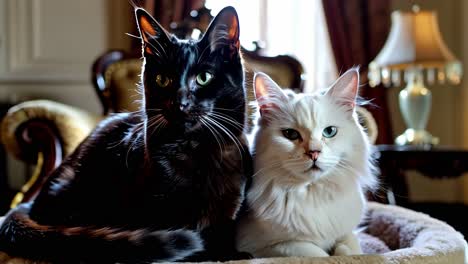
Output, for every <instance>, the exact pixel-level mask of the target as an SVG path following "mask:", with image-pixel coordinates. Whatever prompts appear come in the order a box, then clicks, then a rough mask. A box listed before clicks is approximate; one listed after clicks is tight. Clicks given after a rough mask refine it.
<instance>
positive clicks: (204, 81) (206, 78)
mask: <svg viewBox="0 0 468 264" xmlns="http://www.w3.org/2000/svg"><path fill="white" fill-rule="evenodd" d="M213 77H214V76H213V74H211V73H209V72H201V73H199V74H198V75H197V84H198V85H200V86H207V85H208V84H209V83H210V82H211V81H212V80H213Z"/></svg>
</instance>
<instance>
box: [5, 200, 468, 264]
mask: <svg viewBox="0 0 468 264" xmlns="http://www.w3.org/2000/svg"><path fill="white" fill-rule="evenodd" d="M0 222H1V221H0ZM363 226H364V229H363V231H362V232H361V233H360V234H359V238H360V242H361V246H362V248H363V251H364V253H365V254H364V255H358V256H340V257H337V256H336V257H327V258H299V257H294V258H268V259H252V260H240V261H228V262H226V263H229V264H260V263H262V264H263V263H265V264H266V263H287V264H308V263H314V264H342V263H347V264H358V263H359V264H361V263H372V264H380V263H392V264H393V263H411V264H417V263H421V264H433V263H447V264H457V263H460V264H462V263H465V261H466V259H465V257H466V256H465V254H466V250H467V248H468V247H467V243H466V241H465V240H464V238H463V236H462V235H461V234H460V233H459V232H457V231H455V230H454V229H453V228H452V227H450V226H449V225H447V224H446V223H443V222H441V221H439V220H436V219H434V218H431V217H429V216H428V215H425V214H422V213H417V212H414V211H411V210H408V209H404V208H401V207H398V206H391V205H383V204H378V203H369V205H368V210H367V215H366V218H365V219H364V221H363ZM0 263H2V264H3V263H5V264H33V263H37V262H33V261H28V260H24V259H20V258H10V257H9V256H8V255H6V254H4V253H1V252H0ZM206 263H214V262H206ZM466 263H468V261H466Z"/></svg>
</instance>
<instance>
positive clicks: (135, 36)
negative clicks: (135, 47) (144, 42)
mask: <svg viewBox="0 0 468 264" xmlns="http://www.w3.org/2000/svg"><path fill="white" fill-rule="evenodd" d="M125 35H127V36H129V37H132V38H136V39H141V37H140V36H137V35H133V34H131V33H125Z"/></svg>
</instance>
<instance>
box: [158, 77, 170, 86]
mask: <svg viewBox="0 0 468 264" xmlns="http://www.w3.org/2000/svg"><path fill="white" fill-rule="evenodd" d="M156 84H157V85H158V86H159V87H162V88H164V87H167V86H169V84H171V79H169V78H168V77H167V76H164V75H162V74H158V75H156Z"/></svg>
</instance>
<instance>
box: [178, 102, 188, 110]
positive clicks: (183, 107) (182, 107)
mask: <svg viewBox="0 0 468 264" xmlns="http://www.w3.org/2000/svg"><path fill="white" fill-rule="evenodd" d="M179 109H180V111H182V112H186V111H187V110H188V109H189V103H188V102H181V103H180V104H179Z"/></svg>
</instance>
